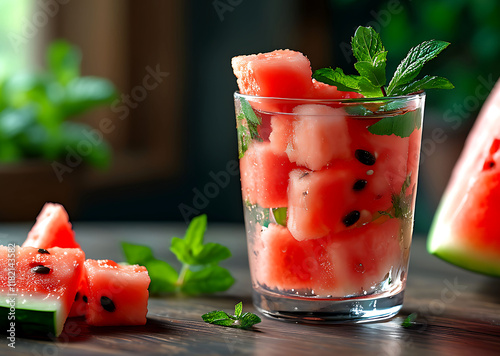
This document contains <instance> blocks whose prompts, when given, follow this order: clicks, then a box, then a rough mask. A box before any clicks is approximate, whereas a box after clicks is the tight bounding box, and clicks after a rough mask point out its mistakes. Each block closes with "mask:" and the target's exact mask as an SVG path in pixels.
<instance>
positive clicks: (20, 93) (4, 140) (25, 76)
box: [0, 40, 116, 168]
mask: <svg viewBox="0 0 500 356" xmlns="http://www.w3.org/2000/svg"><path fill="white" fill-rule="evenodd" d="M46 60H47V67H48V69H46V70H44V71H41V72H31V71H27V70H26V71H21V72H18V73H14V74H11V75H5V76H4V77H2V78H0V163H2V162H3V163H5V162H19V161H22V160H25V159H30V158H41V159H45V160H48V161H53V160H55V159H59V158H62V157H64V156H65V155H66V154H67V152H68V150H69V149H72V150H75V151H77V150H78V145H79V144H81V142H84V141H86V144H89V145H90V144H91V145H92V149H88V150H87V152H86V153H88V154H86V155H82V159H83V161H84V162H86V163H88V164H90V165H92V166H95V167H99V168H104V167H107V166H108V165H109V162H110V160H111V150H110V147H109V145H108V143H107V142H106V141H105V140H101V141H100V142H95V141H90V140H89V139H88V137H87V136H86V133H87V135H88V132H89V131H91V130H92V129H91V127H90V126H88V125H85V124H82V123H78V122H71V121H68V119H71V118H74V117H76V116H78V115H81V114H83V113H85V112H87V111H89V110H92V109H95V108H96V107H99V106H102V105H105V104H108V103H111V101H113V100H114V99H115V97H116V90H115V87H114V85H113V84H112V83H111V82H110V81H109V80H107V79H104V78H99V77H92V76H85V77H82V76H81V73H80V65H81V53H80V51H79V49H78V48H77V47H75V46H73V45H71V44H69V43H68V42H66V41H62V40H58V41H54V42H52V43H51V44H50V45H49V47H48V49H47V53H46Z"/></svg>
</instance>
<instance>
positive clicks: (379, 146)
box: [234, 92, 425, 322]
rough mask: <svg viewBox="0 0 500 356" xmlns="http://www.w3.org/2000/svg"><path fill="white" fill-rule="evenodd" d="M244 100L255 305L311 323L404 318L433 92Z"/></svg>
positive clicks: (242, 153)
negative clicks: (425, 120)
mask: <svg viewBox="0 0 500 356" xmlns="http://www.w3.org/2000/svg"><path fill="white" fill-rule="evenodd" d="M234 99H235V109H236V122H237V133H238V145H239V158H240V173H241V186H242V195H243V203H244V214H245V225H246V233H247V241H248V252H249V261H250V270H251V276H252V285H253V293H254V294H253V299H254V304H255V306H256V307H257V308H258V310H259V311H260V312H262V313H263V314H264V315H266V316H269V317H275V318H278V319H284V320H292V321H302V322H345V321H352V322H362V321H373V320H380V319H385V318H389V317H392V316H393V315H395V314H396V313H397V312H398V311H399V310H400V309H401V307H402V303H403V295H404V289H405V284H406V277H407V269H408V261H409V254H410V244H411V238H412V230H413V211H414V207H415V196H416V187H417V177H418V166H419V157H420V144H421V133H422V119H423V111H424V102H425V93H423V92H421V93H416V94H412V95H407V96H400V97H384V98H370V99H365V98H362V99H339V100H318V99H282V98H266V97H257V96H248V95H241V94H239V93H235V95H234Z"/></svg>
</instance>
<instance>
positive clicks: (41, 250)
mask: <svg viewBox="0 0 500 356" xmlns="http://www.w3.org/2000/svg"><path fill="white" fill-rule="evenodd" d="M38 253H46V254H48V255H50V252H49V251H47V250H46V249H44V248H39V249H38Z"/></svg>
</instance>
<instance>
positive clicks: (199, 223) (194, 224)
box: [184, 214, 207, 249]
mask: <svg viewBox="0 0 500 356" xmlns="http://www.w3.org/2000/svg"><path fill="white" fill-rule="evenodd" d="M206 230H207V215H205V214H203V215H200V216H197V217H195V218H193V219H192V220H191V222H190V223H189V226H188V228H187V231H186V234H185V235H184V241H186V244H187V245H189V246H190V248H191V249H199V248H201V247H202V246H203V236H204V235H205V231H206Z"/></svg>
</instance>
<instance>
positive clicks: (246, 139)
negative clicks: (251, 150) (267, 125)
mask: <svg viewBox="0 0 500 356" xmlns="http://www.w3.org/2000/svg"><path fill="white" fill-rule="evenodd" d="M244 120H245V115H243V114H238V115H237V116H236V125H237V127H236V131H237V133H238V158H240V159H241V158H242V157H243V155H244V154H245V152H246V151H247V150H248V147H250V142H251V141H252V135H250V131H249V130H248V127H246V125H245V122H244Z"/></svg>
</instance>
